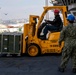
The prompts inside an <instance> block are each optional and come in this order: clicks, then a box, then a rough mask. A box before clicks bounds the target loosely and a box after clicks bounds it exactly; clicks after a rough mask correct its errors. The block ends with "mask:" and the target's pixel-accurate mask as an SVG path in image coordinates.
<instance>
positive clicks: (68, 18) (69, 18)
mask: <svg viewBox="0 0 76 75" xmlns="http://www.w3.org/2000/svg"><path fill="white" fill-rule="evenodd" d="M67 20H69V21H74V20H75V17H74V15H72V14H69V15H68V16H67Z"/></svg>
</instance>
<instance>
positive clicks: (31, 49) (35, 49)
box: [27, 43, 40, 57]
mask: <svg viewBox="0 0 76 75" xmlns="http://www.w3.org/2000/svg"><path fill="white" fill-rule="evenodd" d="M27 54H28V55H29V56H32V57H35V56H38V55H39V54H40V47H39V46H38V45H37V44H34V43H32V44H30V45H29V46H28V49H27Z"/></svg>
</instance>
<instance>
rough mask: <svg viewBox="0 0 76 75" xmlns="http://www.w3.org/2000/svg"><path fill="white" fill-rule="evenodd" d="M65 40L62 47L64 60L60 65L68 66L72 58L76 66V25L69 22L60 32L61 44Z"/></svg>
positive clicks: (62, 66) (74, 66)
mask: <svg viewBox="0 0 76 75" xmlns="http://www.w3.org/2000/svg"><path fill="white" fill-rule="evenodd" d="M62 41H64V47H63V49H62V60H61V64H60V67H61V68H64V69H65V68H66V66H67V63H68V61H69V59H70V57H71V58H72V63H73V65H72V68H76V26H75V25H73V24H69V25H68V26H66V27H65V28H63V30H62V31H61V33H60V38H59V44H61V42H62Z"/></svg>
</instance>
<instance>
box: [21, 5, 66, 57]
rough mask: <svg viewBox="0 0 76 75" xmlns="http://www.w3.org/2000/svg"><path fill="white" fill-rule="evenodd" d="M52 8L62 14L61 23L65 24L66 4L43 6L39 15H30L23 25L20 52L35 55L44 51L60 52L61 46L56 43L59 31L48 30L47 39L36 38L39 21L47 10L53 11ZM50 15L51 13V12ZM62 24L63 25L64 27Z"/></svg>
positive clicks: (41, 20) (40, 21)
mask: <svg viewBox="0 0 76 75" xmlns="http://www.w3.org/2000/svg"><path fill="white" fill-rule="evenodd" d="M54 9H59V10H60V12H61V14H62V20H63V25H64V26H66V25H67V20H66V14H67V9H66V6H48V7H44V11H43V13H42V14H41V16H37V15H30V16H29V23H27V24H25V25H24V32H23V44H22V48H23V49H22V53H26V54H28V55H29V56H37V55H39V54H45V53H57V54H60V53H61V52H62V47H63V45H64V43H63V44H62V46H61V47H59V45H58V39H59V36H60V31H57V32H56V31H55V32H50V33H49V34H48V38H47V40H42V39H40V38H38V36H37V35H38V29H39V27H40V25H41V23H42V22H43V21H44V18H45V15H46V14H47V13H48V11H50V10H51V12H53V10H54ZM51 16H52V14H51ZM64 26H63V27H64Z"/></svg>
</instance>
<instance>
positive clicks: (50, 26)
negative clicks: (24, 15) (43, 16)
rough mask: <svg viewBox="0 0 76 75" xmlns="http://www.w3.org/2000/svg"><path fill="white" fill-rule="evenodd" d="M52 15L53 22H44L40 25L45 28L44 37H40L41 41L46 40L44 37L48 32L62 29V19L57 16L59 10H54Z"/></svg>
mask: <svg viewBox="0 0 76 75" xmlns="http://www.w3.org/2000/svg"><path fill="white" fill-rule="evenodd" d="M54 15H55V18H54V20H53V21H49V20H45V22H44V23H42V25H41V26H45V28H44V30H43V34H44V35H42V39H43V40H46V35H47V33H48V31H59V30H61V29H62V27H63V23H62V19H61V17H60V15H59V10H57V9H55V10H54ZM39 35H40V34H39Z"/></svg>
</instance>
